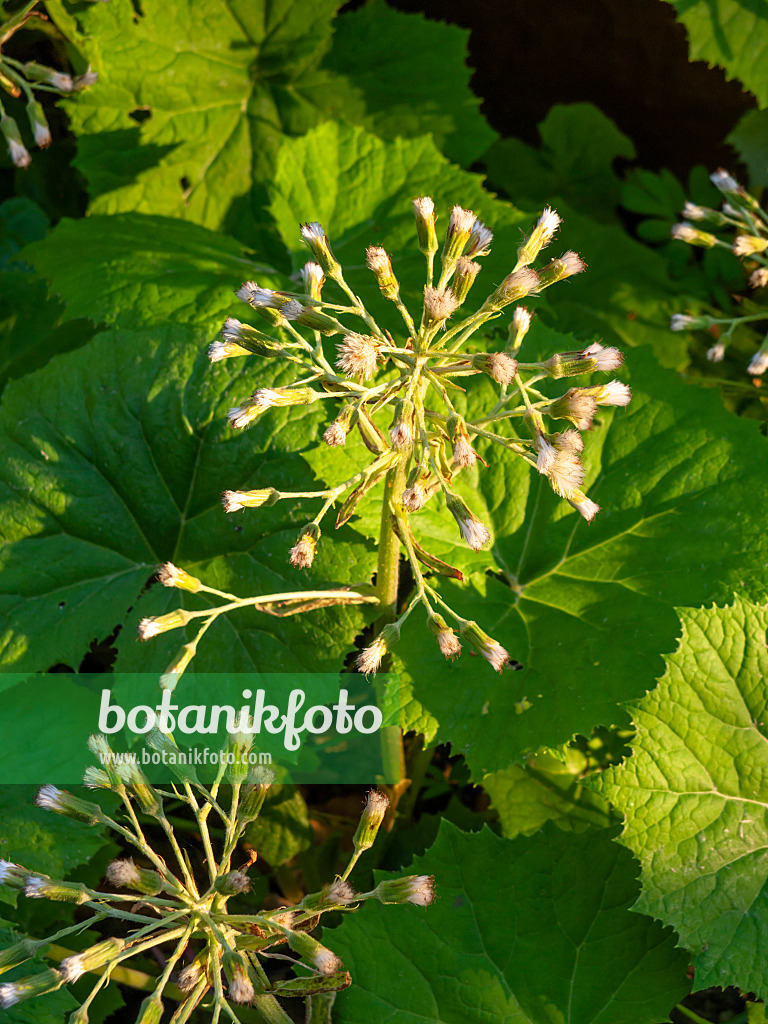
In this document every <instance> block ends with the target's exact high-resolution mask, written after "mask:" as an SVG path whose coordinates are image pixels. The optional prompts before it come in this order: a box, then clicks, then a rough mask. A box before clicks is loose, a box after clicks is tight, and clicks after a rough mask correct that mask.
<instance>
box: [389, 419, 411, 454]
mask: <svg viewBox="0 0 768 1024" xmlns="http://www.w3.org/2000/svg"><path fill="white" fill-rule="evenodd" d="M389 437H390V440H391V441H392V447H393V448H395V449H397V450H398V451H402V450H403V449H404V448H410V446H411V445H412V444H413V433H412V432H411V428H410V426H409V425H408V423H406V422H405V420H399V421H398V422H397V423H396V424H395V425H394V427H392V429H391V430H390V432H389Z"/></svg>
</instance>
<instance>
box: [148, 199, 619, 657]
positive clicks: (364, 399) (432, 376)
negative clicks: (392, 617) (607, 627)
mask: <svg viewBox="0 0 768 1024" xmlns="http://www.w3.org/2000/svg"><path fill="white" fill-rule="evenodd" d="M413 213H414V216H415V221H416V235H417V239H418V246H419V248H420V250H421V252H422V253H423V255H424V257H425V260H426V281H425V284H424V289H423V296H422V300H421V308H420V309H419V311H418V315H417V316H416V317H413V316H412V314H411V311H409V309H408V308H407V307H406V305H405V303H404V301H403V298H402V297H401V287H400V282H399V280H398V278H397V276H396V274H395V270H394V268H393V265H392V260H391V258H390V256H389V254H388V253H387V252H386V251H385V250H384V249H383V248H381V247H380V246H369V247H368V249H367V251H366V254H365V259H366V264H367V266H368V268H369V270H370V271H371V273H372V275H373V278H374V279H375V281H376V283H377V285H378V288H379V290H380V292H381V294H382V295H383V296H384V298H385V299H387V300H389V302H391V303H392V306H393V307H394V309H395V310H396V312H397V313H398V314H399V317H400V319H401V320H402V325H401V327H400V330H399V332H398V330H397V329H396V327H394V326H393V327H392V330H391V331H390V330H388V329H384V328H382V327H381V326H380V325H379V323H378V322H377V320H376V319H375V318H374V317H373V316H372V315H371V314H370V312H369V311H368V309H367V308H366V307H365V305H364V304H363V302H362V300H361V299H360V298H359V297H358V296H357V295H356V294H355V292H354V291H353V290H352V288H351V287H350V286H349V284H348V283H347V281H346V279H345V277H344V272H343V269H342V267H341V264H340V263H339V262H338V260H337V259H336V257H335V256H334V254H333V251H332V248H331V244H330V241H329V239H328V237H327V236H326V234H325V231H324V230H323V228H322V226H321V225H320V224H318V223H310V224H304V225H303V226H302V227H301V236H302V239H303V241H304V242H305V244H306V245H307V247H308V248H309V250H310V253H311V257H312V258H311V259H310V261H309V262H308V263H307V264H306V265H305V266H304V268H303V270H302V271H301V283H302V290H301V291H298V292H291V291H275V290H273V289H270V288H266V287H263V286H262V285H259V284H258V283H257V282H255V281H247V282H245V283H244V284H243V285H242V286H241V287H240V288H239V289H238V290H237V293H236V294H237V297H238V298H239V299H241V300H242V301H243V302H245V303H247V304H248V305H249V306H250V307H251V308H252V310H254V311H255V313H256V314H257V315H258V317H259V318H260V320H261V321H262V322H263V327H255V326H253V325H251V324H247V323H243V322H241V321H239V320H236V319H234V318H232V317H229V318H228V319H227V320H226V322H225V323H224V327H223V330H222V332H221V339H220V340H217V341H215V342H213V344H212V345H211V346H210V348H209V357H210V359H211V361H213V362H220V361H222V360H225V359H230V358H235V357H244V356H248V355H249V354H254V355H259V356H262V357H271V358H279V359H281V360H283V361H285V362H287V363H292V364H294V366H295V368H296V380H295V381H294V383H292V384H289V385H287V386H284V387H263V388H258V389H257V390H256V391H255V392H254V393H253V394H252V395H250V396H249V397H246V398H244V399H243V400H242V401H241V402H240V404H239V405H237V406H235V407H233V408H232V409H230V411H229V419H230V422H231V424H232V427H233V428H234V429H236V430H242V429H245V428H247V427H248V426H250V425H251V424H253V423H254V422H255V421H256V420H257V419H259V418H260V417H261V416H263V415H265V414H267V413H268V412H269V410H271V409H274V408H275V407H288V406H305V405H310V404H315V403H322V402H326V403H329V404H330V405H331V406H332V412H330V414H329V417H328V419H329V421H330V422H328V424H327V426H325V427H324V429H323V431H322V442H323V443H325V444H327V445H329V446H331V447H338V446H341V445H344V444H346V443H347V440H348V438H349V437H350V434H351V433H352V431H355V432H356V433H357V434H359V436H360V438H361V439H362V442H363V443H362V444H360V445H359V446H358V449H357V450H358V451H359V452H360V459H361V462H362V463H363V464H362V465H361V468H360V469H359V471H358V472H356V473H355V474H354V475H353V476H351V477H349V479H347V480H343V481H342V482H340V483H338V484H336V485H335V486H333V487H329V488H327V489H326V490H321V491H309V492H308V491H296V492H285V491H279V490H277V489H275V488H273V487H266V488H260V489H258V490H234V489H233V490H226V491H224V494H223V505H224V509H225V511H226V512H228V513H232V512H236V511H240V510H241V509H256V508H260V507H262V506H268V505H272V504H274V503H275V502H278V501H285V500H292V499H298V498H311V499H316V500H317V501H318V503H319V509H318V511H317V514H316V515H315V517H314V518H313V519H312V521H311V522H309V523H307V524H306V525H305V526H304V527H303V528H302V530H301V531H300V533H299V536H298V537H297V540H296V543H295V544H294V546H293V547H292V548H291V550H290V552H288V560H289V562H290V564H291V565H293V566H295V567H297V568H301V569H306V568H308V567H309V566H311V565H312V563H313V561H314V559H315V557H316V555H317V553H318V550H319V541H320V537H321V525H322V523H323V520H324V519H325V517H326V516H327V515H328V513H329V511H330V509H331V508H332V506H334V505H335V504H337V503H339V508H338V511H337V515H336V519H335V525H336V527H339V526H341V525H343V524H344V523H346V522H347V521H348V520H349V519H350V517H351V516H352V515H353V514H354V513H355V510H356V509H357V508H358V507H359V506H360V504H361V502H363V501H364V500H365V499H366V497H367V496H368V495H369V492H370V491H371V490H372V488H373V487H374V486H375V485H376V484H378V483H379V482H380V481H382V480H385V481H386V494H387V500H388V504H389V512H390V514H391V515H390V520H391V528H392V529H393V530H394V532H395V534H396V536H397V538H398V539H399V542H400V543H401V544H402V545H403V547H404V548H405V551H406V553H407V555H408V558H409V561H410V564H411V568H412V571H413V575H414V579H415V581H416V591H415V594H414V596H413V599H412V600H411V601H410V602H409V603H408V606H407V608H406V609H405V611H404V613H403V614H402V615H401V616H400V618H399V619H398V620H397V621H396V622H394V623H390V624H389V625H387V626H386V627H385V628H384V629H383V630H382V631H381V632H380V633H379V635H378V636H377V637H376V639H375V640H374V642H373V643H372V644H371V645H369V647H367V648H366V649H365V650H364V651H363V652H362V653H361V655H360V657H359V659H358V669H359V670H360V671H362V672H366V673H371V672H375V671H376V670H377V669H378V668H379V667H380V665H381V662H382V659H383V657H384V655H385V654H386V653H387V652H388V651H389V650H390V649H391V647H392V646H393V644H394V643H395V642H396V641H397V639H398V637H399V635H400V627H401V626H402V624H403V622H404V621H405V619H407V617H408V616H409V615H410V614H411V612H412V611H413V610H414V608H416V607H417V606H419V605H421V606H422V607H423V608H424V610H425V611H426V617H427V625H428V627H429V629H430V630H431V631H432V632H433V633H434V635H435V637H436V639H437V643H438V645H439V648H440V650H441V652H442V653H443V654H444V655H445V657H446V658H453V657H456V656H457V655H459V654H460V653H461V649H462V648H461V641H462V640H463V641H464V642H465V643H467V644H468V645H469V646H470V647H471V648H472V649H473V650H474V651H476V652H477V653H479V654H481V655H482V656H483V657H484V658H485V659H486V660H487V661H488V662H489V663H490V664H491V666H492V667H493V668H495V669H496V670H498V671H501V669H503V668H504V667H505V665H507V664H508V662H509V656H508V654H507V652H506V651H505V650H504V648H503V647H502V646H501V645H500V644H499V643H498V642H497V641H496V640H494V639H492V638H491V637H489V636H487V634H485V633H484V632H483V631H482V630H481V629H480V628H479V627H478V626H477V624H476V623H475V622H473V621H470V620H467V619H464V618H463V617H462V616H460V615H458V614H457V613H456V612H454V611H453V609H452V608H450V607H449V606H448V605H447V604H446V603H445V601H443V599H442V598H441V597H440V595H439V594H438V593H437V592H436V591H435V589H434V588H433V587H432V586H431V585H430V584H429V582H428V581H427V579H425V575H424V574H425V572H429V573H437V574H442V575H447V576H449V577H453V578H454V579H459V580H461V579H463V576H462V573H461V572H460V570H459V569H457V568H455V567H454V566H451V565H449V564H447V563H446V562H444V561H443V560H441V559H439V558H437V557H436V556H435V555H433V554H431V553H430V552H429V551H427V550H426V549H425V548H424V547H423V545H422V544H421V543H420V541H419V540H418V539H417V535H416V531H417V529H418V523H419V513H420V512H421V511H422V510H423V509H424V508H425V507H426V506H427V505H436V504H440V503H442V505H443V507H444V508H445V509H446V511H447V512H448V513H449V515H450V516H452V517H453V519H454V520H455V523H456V526H457V528H458V532H459V535H460V537H461V539H462V541H463V542H464V543H465V544H467V545H468V546H469V547H470V548H473V549H474V550H479V549H481V548H483V547H486V546H487V545H488V544H489V543H490V541H491V532H490V529H489V526H488V524H486V523H484V522H483V521H482V519H481V518H480V517H479V516H478V515H477V514H476V513H475V512H473V511H472V509H471V508H470V507H469V506H468V505H467V503H466V501H465V500H464V498H463V497H462V496H461V495H460V494H459V493H457V491H456V489H455V483H454V481H455V478H456V477H457V476H458V475H459V474H460V473H461V472H463V471H466V470H468V469H470V468H471V467H473V466H478V465H483V466H486V467H487V466H488V463H486V462H485V461H484V459H483V458H482V457H481V456H480V455H479V454H478V452H477V450H476V447H475V446H476V445H477V444H478V441H479V442H482V443H483V444H485V445H486V447H489V445H491V444H493V445H497V446H498V447H499V448H501V449H502V450H503V451H504V452H505V453H506V454H509V455H512V456H513V457H516V458H520V459H522V460H524V461H525V462H527V463H528V464H529V465H530V466H531V467H532V468H533V469H534V470H535V471H536V472H538V473H539V474H541V475H542V476H544V477H545V478H546V479H547V481H548V482H549V484H550V486H551V488H552V490H553V491H554V492H555V493H556V494H557V495H558V496H560V497H561V498H563V499H565V500H566V501H568V502H569V503H570V504H571V505H572V506H573V507H574V508H575V509H576V510H577V511H578V512H579V513H580V514H581V515H582V516H583V517H584V519H586V520H587V521H590V520H592V519H593V518H594V517H595V515H596V514H597V513H598V512H599V506H598V505H597V504H596V503H595V502H594V501H593V500H592V499H590V498H589V497H588V496H587V495H586V494H585V493H584V491H583V489H582V488H583V484H584V479H585V475H586V471H585V467H584V465H583V463H582V460H581V453H582V450H583V448H584V441H583V438H582V432H583V431H585V430H588V429H589V428H590V427H591V425H592V422H593V419H594V417H595V415H596V413H597V412H598V409H599V408H600V407H601V406H624V405H627V403H628V402H629V401H630V398H631V392H630V390H629V388H628V387H627V386H626V385H625V384H623V383H621V382H620V381H618V380H607V381H605V382H601V383H596V384H591V385H589V386H583V385H581V384H580V385H579V386H574V387H568V388H566V389H565V390H564V391H563V390H562V389H561V393H559V394H555V395H546V394H544V393H542V391H541V390H540V388H541V387H542V386H543V385H544V384H545V382H564V381H565V380H566V379H567V378H573V377H581V376H582V375H584V374H591V373H600V374H602V373H610V372H612V371H614V370H616V369H618V367H619V366H620V364H621V362H622V354H621V353H620V352H619V351H618V350H617V349H615V348H610V347H604V346H603V345H601V344H600V343H599V342H595V343H593V344H590V345H588V346H587V347H586V348H584V349H581V350H578V351H569V352H556V353H554V354H553V355H551V356H550V357H549V358H548V359H546V360H537V361H525V360H524V359H522V358H521V347H522V345H523V341H524V339H525V337H526V334H527V333H528V331H529V328H530V326H531V319H532V317H531V313H530V311H529V310H528V309H527V308H525V307H524V306H522V305H519V303H520V302H521V300H523V299H526V298H532V297H535V296H537V295H539V294H541V292H543V291H544V290H545V289H546V288H549V287H551V286H553V285H555V284H558V283H559V282H561V281H563V280H566V279H568V278H571V277H573V276H574V275H576V274H580V273H581V272H582V271H584V270H585V269H586V267H585V264H584V262H583V260H582V259H581V257H580V256H578V255H577V254H576V253H575V252H565V253H564V254H563V255H561V256H559V257H557V258H555V259H553V260H551V261H550V262H549V263H547V264H546V265H545V266H543V267H541V268H540V269H539V270H535V269H534V267H533V264H534V263H535V262H536V260H537V259H538V257H539V255H540V253H541V252H542V251H543V250H544V249H545V247H547V246H548V245H549V244H550V243H551V242H552V240H553V238H554V235H555V233H556V231H557V229H558V227H559V225H560V217H559V216H558V215H557V213H556V212H555V211H554V210H552V209H550V208H549V207H547V208H546V209H545V210H544V211H543V212H542V214H541V216H540V217H539V219H538V221H537V222H536V224H535V225H534V226H533V227H532V229H531V231H530V232H529V233H528V235H527V236H525V237H524V238H523V239H522V241H521V244H520V246H519V248H518V250H517V258H516V261H515V262H514V263H513V265H512V267H511V270H510V272H509V273H508V274H507V276H506V277H504V278H503V280H502V281H501V282H500V283H499V284H498V285H497V286H496V287H494V288H493V289H492V291H491V292H490V294H488V295H486V296H485V298H484V299H483V301H482V302H481V303H480V304H479V307H478V308H476V309H475V311H474V312H469V313H465V312H464V311H463V307H464V304H465V302H466V301H467V299H468V297H469V295H470V292H471V290H472V289H473V287H475V281H476V279H477V277H478V275H479V274H480V272H481V270H482V262H481V261H482V258H483V257H484V256H486V255H487V254H488V253H489V251H490V247H491V243H492V241H493V234H492V232H491V230H490V229H489V228H488V227H486V225H485V224H483V223H482V221H480V220H479V219H478V218H477V217H476V216H475V214H474V213H473V212H472V211H471V210H465V209H463V208H462V207H460V206H455V207H454V208H453V209H452V211H451V213H450V217H449V220H448V226H447V230H446V232H445V236H444V239H443V241H442V246H441V245H440V243H439V241H438V237H437V231H436V215H435V207H434V203H433V201H432V199H430V198H429V197H426V196H423V197H419V198H417V199H414V200H413ZM438 253H439V260H440V270H439V274H437V273H436V268H435V257H436V256H437V255H438ZM329 283H332V284H333V285H335V286H336V289H337V291H338V292H339V293H340V294H339V295H337V296H335V297H334V298H338V299H339V301H330V300H328V301H326V300H325V299H324V298H323V294H324V289H326V287H327V286H328V284H329ZM510 310H511V311H512V315H511V317H510V319H509V322H508V328H507V332H506V340H505V341H504V342H501V343H499V344H498V347H497V348H495V349H494V350H492V351H467V343H468V342H469V340H470V339H471V338H472V337H473V336H474V335H476V333H477V332H478V331H479V330H480V329H482V328H483V327H484V325H486V324H488V323H489V322H490V321H495V320H497V319H498V318H500V317H502V316H503V315H504V314H505V313H506V312H509V311H510ZM300 328H304V329H305V330H304V332H302V331H301V330H300ZM326 338H330V339H332V340H331V341H326V340H325V339H326ZM473 378H474V379H485V380H486V381H488V382H490V383H491V385H492V387H493V389H494V392H495V393H494V397H493V398H492V399H491V400H490V401H488V399H487V394H488V391H485V392H476V394H480V395H483V396H485V397H484V400H485V401H486V403H487V408H485V409H483V410H482V411H480V412H478V413H477V414H473V415H470V414H469V413H466V412H465V414H462V412H461V411H460V409H459V408H457V404H459V405H460V408H462V409H463V408H465V407H464V406H463V405H461V404H460V403H458V402H456V397H455V396H456V395H459V396H462V395H464V394H465V393H466V388H465V387H463V386H462V385H461V384H459V383H458V381H459V380H461V381H462V382H464V383H469V382H471V380H472V379H473ZM481 400H483V399H481ZM475 404H477V403H475ZM488 457H489V458H490V455H489V456H488ZM174 571H178V570H174ZM161 579H162V582H164V583H166V585H169V586H180V587H182V589H190V588H189V586H188V584H187V583H185V582H176V580H175V579H174V578H163V577H162V576H161ZM197 584H199V581H197ZM200 586H202V585H200ZM203 589H206V588H203ZM209 592H211V593H213V591H209ZM222 596H224V597H227V598H228V599H231V600H237V599H234V598H232V595H222ZM228 607H232V605H231V604H230V605H227V606H221V608H220V609H219V610H225V608H228ZM444 613H445V614H447V616H448V618H449V619H450V620H452V623H453V625H449V624H448V622H447V621H446V618H445V617H444ZM187 614H188V613H172V614H171V616H164V617H162V621H161V620H158V619H154V620H151V621H145V623H143V624H142V627H140V635H141V636H142V637H143V638H146V637H148V636H150V635H152V634H153V632H155V631H158V630H159V629H160V628H162V629H168V628H173V627H174V626H177V625H183V624H185V621H186V620H184V621H182V619H184V616H185V615H187ZM195 614H200V615H203V614H208V615H211V614H213V613H212V612H208V613H202V612H201V613H195ZM195 643H196V641H195Z"/></svg>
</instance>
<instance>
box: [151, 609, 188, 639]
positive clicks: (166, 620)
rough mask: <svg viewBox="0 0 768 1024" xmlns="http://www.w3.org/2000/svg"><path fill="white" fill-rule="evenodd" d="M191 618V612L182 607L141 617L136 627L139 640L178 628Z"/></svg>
mask: <svg viewBox="0 0 768 1024" xmlns="http://www.w3.org/2000/svg"><path fill="white" fill-rule="evenodd" d="M191 618H192V616H191V614H190V613H189V612H187V611H185V610H184V609H183V608H177V609H176V611H173V612H168V613H167V614H166V615H152V616H150V617H148V618H145V619H142V620H141V622H140V623H139V625H138V627H137V631H138V634H139V640H151V639H152V637H153V636H158V635H159V634H160V633H167V632H168V631H169V630H171V629H179V628H180V627H181V626H186V624H187V623H188V622H189V621H190V619H191Z"/></svg>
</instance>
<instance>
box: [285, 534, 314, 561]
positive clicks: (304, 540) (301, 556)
mask: <svg viewBox="0 0 768 1024" xmlns="http://www.w3.org/2000/svg"><path fill="white" fill-rule="evenodd" d="M316 551H317V541H316V540H315V538H314V537H313V536H311V534H309V533H303V534H302V535H301V537H299V539H298V540H297V541H296V543H295V544H294V545H293V547H292V548H291V553H290V556H289V558H288V561H289V563H290V564H291V565H292V566H294V567H295V568H296V569H308V568H309V567H310V566H311V565H312V563H313V562H314V560H315V553H316Z"/></svg>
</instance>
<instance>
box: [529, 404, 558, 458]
mask: <svg viewBox="0 0 768 1024" xmlns="http://www.w3.org/2000/svg"><path fill="white" fill-rule="evenodd" d="M523 419H524V422H525V425H526V427H527V428H528V430H529V432H530V434H531V437H532V438H533V446H534V448H535V449H536V456H537V457H536V469H537V470H538V471H539V473H548V472H549V470H550V469H551V467H552V464H553V462H554V461H555V458H556V456H557V451H556V449H555V447H554V445H553V444H552V443H551V442H550V440H549V436H548V435H547V432H546V431H545V430H544V420H543V419H542V418H541V413H540V412H539V411H538V410H537V409H528V410H527V411H526V413H525V416H524V417H523Z"/></svg>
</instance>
